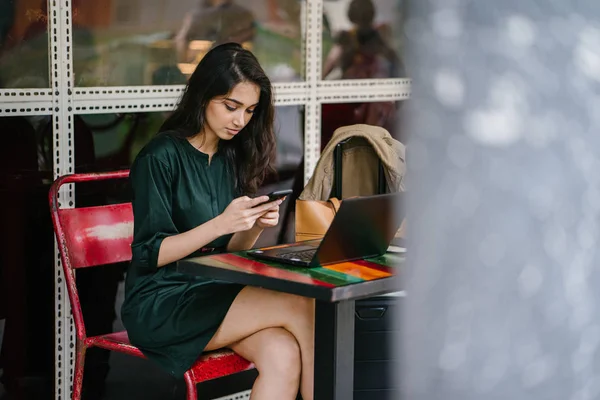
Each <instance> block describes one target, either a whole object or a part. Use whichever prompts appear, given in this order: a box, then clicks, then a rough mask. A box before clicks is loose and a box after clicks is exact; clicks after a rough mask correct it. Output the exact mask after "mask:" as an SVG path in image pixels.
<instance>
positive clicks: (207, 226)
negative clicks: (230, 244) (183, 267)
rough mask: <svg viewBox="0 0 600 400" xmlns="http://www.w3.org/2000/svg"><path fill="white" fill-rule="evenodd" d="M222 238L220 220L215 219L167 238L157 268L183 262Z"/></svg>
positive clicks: (160, 250)
mask: <svg viewBox="0 0 600 400" xmlns="http://www.w3.org/2000/svg"><path fill="white" fill-rule="evenodd" d="M220 236H223V234H222V233H221V230H220V229H219V223H218V220H217V218H213V219H211V220H210V221H208V222H205V223H204V224H202V225H199V226H197V227H195V228H194V229H191V230H189V231H187V232H183V233H180V234H177V235H173V236H169V237H166V238H164V240H163V241H162V243H161V245H160V249H159V251H158V262H157V263H156V266H157V267H162V266H165V265H167V264H170V263H172V262H175V261H177V260H181V259H182V258H184V257H187V256H189V255H190V254H192V253H193V252H194V251H196V250H198V249H200V248H202V247H204V246H205V245H207V244H208V243H210V242H212V241H213V240H215V239H217V238H219V237H220Z"/></svg>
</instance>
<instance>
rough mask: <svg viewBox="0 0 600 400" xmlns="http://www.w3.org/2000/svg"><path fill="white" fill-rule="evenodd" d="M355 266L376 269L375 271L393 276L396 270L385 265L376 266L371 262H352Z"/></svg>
mask: <svg viewBox="0 0 600 400" xmlns="http://www.w3.org/2000/svg"><path fill="white" fill-rule="evenodd" d="M352 262H353V263H355V264H358V265H361V266H363V267H367V268H371V269H376V270H377V271H381V272H387V273H388V274H392V275H393V274H395V273H396V270H395V269H394V268H392V267H388V266H387V265H382V264H377V263H374V262H371V261H365V260H356V261H352Z"/></svg>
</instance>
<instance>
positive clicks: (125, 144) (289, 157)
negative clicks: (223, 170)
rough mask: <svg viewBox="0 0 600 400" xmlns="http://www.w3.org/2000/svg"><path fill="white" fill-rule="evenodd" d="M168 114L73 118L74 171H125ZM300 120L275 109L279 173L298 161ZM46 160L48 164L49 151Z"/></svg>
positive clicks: (291, 111) (297, 114) (297, 110)
mask: <svg viewBox="0 0 600 400" xmlns="http://www.w3.org/2000/svg"><path fill="white" fill-rule="evenodd" d="M168 115H169V112H148V113H128V114H87V115H75V117H74V118H75V119H74V126H75V147H76V151H75V155H76V159H75V168H76V170H77V172H89V171H94V172H98V171H114V170H118V169H122V168H129V166H130V165H131V163H132V162H133V160H134V159H135V156H136V155H137V153H138V152H139V151H140V150H141V149H142V147H144V145H146V143H148V141H150V139H152V138H153V137H154V135H156V133H157V132H158V131H159V130H160V127H161V125H162V124H163V122H164V121H165V119H166V118H167V117H168ZM302 121H303V114H302V108H301V107H299V106H282V107H276V109H275V133H276V136H277V164H276V166H277V170H278V171H279V173H280V174H284V175H286V176H287V175H288V174H290V173H291V172H290V171H295V170H296V168H297V166H298V165H299V163H300V161H301V159H302V154H303V147H302ZM49 137H51V136H49ZM46 147H47V150H48V146H46ZM47 158H48V159H49V162H50V163H51V162H52V159H51V150H50V151H49V153H48V156H47Z"/></svg>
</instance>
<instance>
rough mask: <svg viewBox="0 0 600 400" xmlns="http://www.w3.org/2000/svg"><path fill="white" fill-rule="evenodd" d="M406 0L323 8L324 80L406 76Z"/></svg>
mask: <svg viewBox="0 0 600 400" xmlns="http://www.w3.org/2000/svg"><path fill="white" fill-rule="evenodd" d="M405 2H406V0H336V1H325V2H324V5H323V12H324V15H323V19H324V21H323V78H324V79H375V78H398V77H405V76H406V71H405V69H404V61H403V51H402V48H403V14H404V7H405V5H404V3H405Z"/></svg>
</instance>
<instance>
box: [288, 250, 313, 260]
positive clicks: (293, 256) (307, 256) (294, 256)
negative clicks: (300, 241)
mask: <svg viewBox="0 0 600 400" xmlns="http://www.w3.org/2000/svg"><path fill="white" fill-rule="evenodd" d="M316 252H317V249H308V250H300V251H292V252H290V253H283V254H279V257H281V258H283V259H286V260H300V261H306V262H310V261H311V260H312V259H313V257H314V256H315V253H316Z"/></svg>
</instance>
